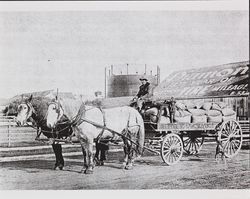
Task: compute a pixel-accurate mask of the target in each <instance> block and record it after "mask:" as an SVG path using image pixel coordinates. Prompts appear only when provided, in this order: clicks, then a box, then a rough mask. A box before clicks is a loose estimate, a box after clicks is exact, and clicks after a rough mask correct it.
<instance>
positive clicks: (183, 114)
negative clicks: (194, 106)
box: [175, 110, 191, 117]
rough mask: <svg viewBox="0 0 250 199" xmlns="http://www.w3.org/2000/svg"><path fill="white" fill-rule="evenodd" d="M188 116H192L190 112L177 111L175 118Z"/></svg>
mask: <svg viewBox="0 0 250 199" xmlns="http://www.w3.org/2000/svg"><path fill="white" fill-rule="evenodd" d="M187 115H191V113H189V112H188V111H182V110H176V111H175V117H185V116H187Z"/></svg>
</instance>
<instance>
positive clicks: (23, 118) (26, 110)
mask: <svg viewBox="0 0 250 199" xmlns="http://www.w3.org/2000/svg"><path fill="white" fill-rule="evenodd" d="M31 101H32V95H31V96H30V98H29V99H28V100H26V101H25V102H22V103H21V104H19V106H18V108H17V117H16V122H17V124H18V125H21V126H23V125H24V124H25V123H26V122H27V120H28V119H29V118H30V117H31V116H32V114H33V113H35V109H34V108H33V106H32V104H31Z"/></svg>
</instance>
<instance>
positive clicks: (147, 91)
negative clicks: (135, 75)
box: [131, 78, 152, 112]
mask: <svg viewBox="0 0 250 199" xmlns="http://www.w3.org/2000/svg"><path fill="white" fill-rule="evenodd" d="M140 81H141V86H140V87H139V91H138V93H137V95H136V96H135V97H134V98H133V99H132V101H131V106H136V108H137V109H138V111H139V112H141V109H142V106H143V103H144V102H145V101H148V100H149V99H150V97H151V96H152V89H151V86H150V83H149V82H148V79H146V78H140Z"/></svg>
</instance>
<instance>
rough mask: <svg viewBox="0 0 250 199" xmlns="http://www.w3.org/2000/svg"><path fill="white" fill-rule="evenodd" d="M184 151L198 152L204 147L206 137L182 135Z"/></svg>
mask: <svg viewBox="0 0 250 199" xmlns="http://www.w3.org/2000/svg"><path fill="white" fill-rule="evenodd" d="M182 141H183V148H184V151H185V152H186V153H187V154H189V155H195V154H198V153H199V151H200V150H201V148H202V145H203V142H204V137H194V136H190V137H184V136H183V137H182Z"/></svg>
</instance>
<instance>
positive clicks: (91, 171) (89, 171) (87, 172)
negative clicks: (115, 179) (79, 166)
mask: <svg viewBox="0 0 250 199" xmlns="http://www.w3.org/2000/svg"><path fill="white" fill-rule="evenodd" d="M84 173H85V174H93V170H89V169H87V170H85V171H84Z"/></svg>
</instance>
